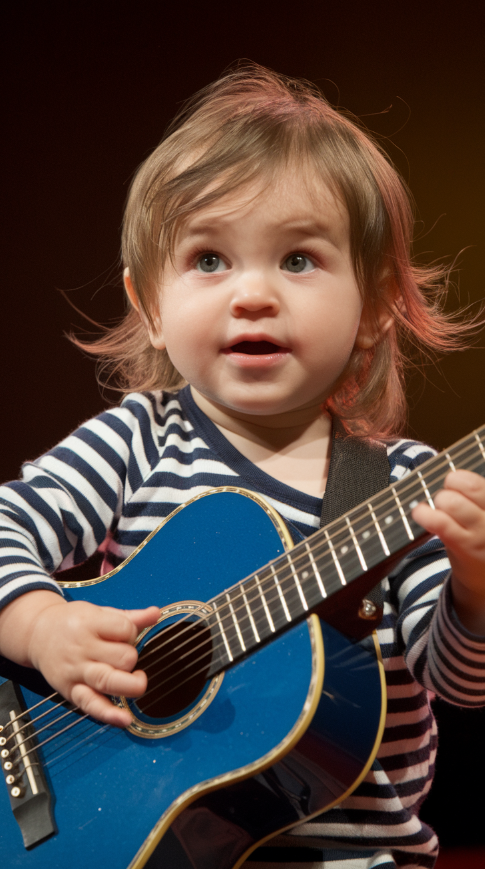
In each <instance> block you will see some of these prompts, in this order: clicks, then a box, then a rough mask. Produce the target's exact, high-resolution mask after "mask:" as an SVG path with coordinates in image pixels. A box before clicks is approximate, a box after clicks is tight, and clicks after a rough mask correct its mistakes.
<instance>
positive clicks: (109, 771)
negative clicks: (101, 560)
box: [0, 426, 485, 869]
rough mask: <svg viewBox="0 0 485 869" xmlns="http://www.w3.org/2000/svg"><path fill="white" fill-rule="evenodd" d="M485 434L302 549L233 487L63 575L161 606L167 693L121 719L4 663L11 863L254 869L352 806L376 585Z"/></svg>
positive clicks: (370, 712) (143, 654) (115, 596)
mask: <svg viewBox="0 0 485 869" xmlns="http://www.w3.org/2000/svg"><path fill="white" fill-rule="evenodd" d="M484 436H485V426H484V427H483V428H482V429H480V430H479V431H477V432H474V433H473V434H472V435H470V436H469V437H468V438H465V439H463V440H462V441H460V442H458V443H457V444H455V446H454V447H452V448H451V449H450V450H449V451H448V452H447V453H444V454H442V455H441V456H437V457H435V458H432V459H430V460H429V461H428V462H426V463H425V464H423V465H421V466H420V468H419V469H418V470H417V471H414V472H413V473H412V474H410V475H409V476H407V477H406V478H405V479H403V480H402V481H400V482H399V483H397V484H395V485H394V486H392V487H390V488H389V489H385V490H383V491H382V492H379V493H378V494H377V495H375V496H373V498H372V499H370V500H368V501H366V502H365V503H364V504H362V505H360V506H359V507H357V508H355V509H354V510H351V511H350V512H349V513H347V514H345V515H344V516H343V517H341V518H340V519H337V520H335V521H334V522H332V523H331V524H330V525H328V526H327V527H326V528H324V529H321V530H320V531H317V532H316V533H315V534H313V535H312V536H311V537H310V538H308V539H306V540H304V541H303V542H301V543H299V544H297V545H296V546H295V547H293V548H292V546H291V541H290V539H289V535H288V532H287V529H286V527H285V525H284V523H283V522H282V520H281V519H280V518H279V516H278V515H277V514H276V513H275V512H274V510H273V509H272V508H271V507H270V506H269V505H268V504H267V503H266V502H265V501H264V500H263V499H262V498H260V497H259V496H257V495H255V494H254V493H251V492H246V491H242V490H238V489H232V488H224V489H215V490H212V491H211V492H206V493H204V494H203V495H201V496H199V497H197V498H195V499H194V500H192V501H190V502H189V503H188V504H186V505H184V506H183V507H181V508H179V509H178V510H176V511H175V512H174V513H172V515H171V516H170V517H169V519H168V520H166V521H165V522H164V523H162V525H161V526H160V527H159V528H158V529H157V531H156V532H154V533H153V534H151V535H150V536H149V537H148V538H147V540H146V541H145V542H144V543H143V544H142V545H141V546H140V547H139V548H138V550H137V551H136V552H135V553H133V555H132V556H131V557H130V558H129V559H127V561H125V562H124V564H123V565H121V566H120V567H119V568H117V569H116V570H114V571H112V572H111V573H109V574H107V575H106V576H102V577H100V578H97V579H93V580H91V581H87V582H79V583H64V584H63V586H64V591H65V594H66V596H67V597H68V598H70V599H72V600H75V599H85V600H89V601H90V602H92V603H95V604H100V605H110V606H119V607H123V608H136V607H143V606H146V605H148V604H152V603H156V604H158V605H159V606H160V619H159V622H158V624H157V625H156V626H154V627H152V628H149V629H147V630H145V631H143V632H142V634H141V635H140V636H139V637H138V640H137V645H138V649H139V656H140V657H139V662H140V666H142V667H143V668H144V669H145V670H146V672H147V675H148V689H147V691H146V693H145V694H144V695H143V697H142V698H140V699H138V700H137V701H133V700H126V699H125V698H113V702H116V703H119V704H122V705H125V706H128V707H129V709H130V710H131V712H132V724H131V726H130V727H129V728H128V729H127V730H124V731H122V730H118V729H117V728H113V727H108V726H104V725H102V724H100V723H99V722H97V721H95V720H93V719H91V718H89V717H87V716H85V715H82V714H81V713H79V712H78V711H77V710H75V709H73V708H72V707H71V706H70V704H69V703H67V702H65V701H64V700H63V699H62V697H60V696H59V695H58V694H52V690H51V689H50V688H49V686H48V685H47V683H46V682H45V681H44V680H43V678H42V677H41V676H40V674H39V673H36V672H35V671H33V670H29V669H26V668H22V667H19V666H17V665H14V664H12V663H11V662H9V661H6V660H5V659H2V661H1V666H0V672H1V674H2V677H1V679H0V682H1V684H0V727H1V732H0V754H1V762H2V771H3V779H4V781H3V783H2V782H0V865H1V866H2V867H8V869H14V867H22V869H61V867H62V869H64V867H70V869H84V867H86V866H91V867H93V869H97V867H106V869H127V867H130V869H141V867H143V866H145V865H146V866H147V869H149V867H151V866H155V865H156V866H157V867H163V869H165V867H166V869H214V867H217V869H237V867H239V866H241V865H242V864H243V863H244V861H245V860H246V858H247V857H248V856H249V854H250V853H251V852H252V851H253V850H254V849H255V848H256V847H257V846H258V845H259V844H261V842H264V841H266V840H268V839H269V838H271V837H272V836H274V835H275V834H276V833H277V832H280V831H282V830H285V829H288V828H290V827H292V826H294V825H296V824H298V823H301V822H303V821H305V820H307V819H309V818H311V817H313V816H315V815H316V814H318V813H320V812H322V811H323V810H325V809H328V808H330V807H331V806H333V805H335V804H337V803H338V802H340V801H341V800H343V799H344V798H345V797H346V796H347V795H348V794H349V793H350V792H351V791H352V790H353V789H354V788H355V787H357V785H358V783H359V782H360V781H361V780H362V779H363V777H364V776H365V775H366V773H367V771H368V769H369V768H370V766H371V764H372V762H373V759H374V757H375V755H376V753H377V750H378V747H379V743H380V740H381V737H382V732H383V728H384V718H385V687H384V684H385V683H384V675H383V667H382V662H381V660H380V655H379V649H378V644H377V641H376V640H375V634H374V633H372V629H373V627H374V626H375V624H376V620H378V616H379V614H378V613H377V612H376V607H375V605H373V604H372V602H371V601H370V600H368V599H366V597H365V596H366V594H368V592H369V589H371V588H372V587H373V586H374V585H375V583H376V582H377V581H378V580H379V579H380V578H381V577H382V576H384V575H385V574H386V573H388V572H389V570H390V568H391V567H392V565H394V564H396V563H397V562H398V561H399V560H400V559H401V558H402V556H403V554H404V553H405V552H406V551H407V550H409V549H412V548H413V547H415V546H417V545H418V543H420V542H422V541H423V539H424V537H425V532H423V529H422V528H420V527H419V526H418V525H416V524H415V523H414V522H413V520H412V518H411V515H410V513H411V510H412V508H413V506H414V505H415V503H417V501H418V500H422V499H423V498H425V499H427V500H428V501H429V502H430V503H431V502H432V498H433V495H434V494H435V493H436V491H437V490H438V489H439V488H440V487H441V485H442V482H443V479H444V477H445V476H446V473H447V472H448V471H449V470H450V468H454V467H462V468H463V467H465V468H469V469H471V470H477V471H479V472H481V473H482V474H483V475H485V448H484V446H483V443H482V440H483V439H484ZM362 627H363V628H364V630H362ZM337 628H339V629H337ZM362 634H368V636H367V637H366V638H365V639H360V640H359V641H357V640H356V637H359V636H361V635H362ZM369 634H371V635H370V636H369ZM155 849H156V855H155V857H156V862H155V857H151V855H152V854H153V852H154V851H155Z"/></svg>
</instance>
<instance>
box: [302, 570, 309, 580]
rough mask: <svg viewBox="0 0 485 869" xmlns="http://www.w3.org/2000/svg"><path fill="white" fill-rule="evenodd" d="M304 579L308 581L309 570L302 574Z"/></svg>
mask: <svg viewBox="0 0 485 869" xmlns="http://www.w3.org/2000/svg"><path fill="white" fill-rule="evenodd" d="M302 578H303V579H308V570H304V571H303V573H302Z"/></svg>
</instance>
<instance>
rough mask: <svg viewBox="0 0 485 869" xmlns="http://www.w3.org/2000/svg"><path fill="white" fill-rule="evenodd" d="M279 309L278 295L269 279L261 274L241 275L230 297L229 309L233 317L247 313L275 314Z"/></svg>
mask: <svg viewBox="0 0 485 869" xmlns="http://www.w3.org/2000/svg"><path fill="white" fill-rule="evenodd" d="M279 309H280V303H279V299H278V295H277V293H276V291H275V289H274V287H272V286H271V281H270V280H269V278H268V277H266V278H265V277H264V276H263V275H246V276H244V275H242V276H241V277H240V278H239V280H238V282H237V286H236V287H235V288H234V292H233V295H232V299H231V304H230V310H231V314H232V315H233V316H234V317H241V316H244V314H247V313H253V314H256V313H257V314H260V313H262V312H264V313H265V314H266V316H273V317H274V316H275V314H277V313H278V311H279Z"/></svg>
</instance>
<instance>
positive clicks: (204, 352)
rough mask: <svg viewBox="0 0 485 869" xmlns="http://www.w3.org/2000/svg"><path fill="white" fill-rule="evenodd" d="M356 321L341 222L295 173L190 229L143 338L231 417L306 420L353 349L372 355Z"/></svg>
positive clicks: (358, 310) (333, 207)
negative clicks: (291, 416) (287, 416)
mask: <svg viewBox="0 0 485 869" xmlns="http://www.w3.org/2000/svg"><path fill="white" fill-rule="evenodd" d="M361 315H362V298H361V295H360V293H359V289H358V287H357V282H356V279H355V275H354V270H353V266H352V260H351V254H350V240H349V220H348V215H347V213H346V210H345V209H344V208H343V206H341V205H340V204H339V203H338V202H337V201H336V200H335V198H334V197H333V196H332V194H331V193H330V191H329V190H328V189H327V188H326V187H325V186H324V185H323V184H322V182H321V181H320V180H317V179H315V183H314V184H313V185H311V180H310V181H307V180H305V178H304V176H303V173H302V174H299V173H298V172H297V171H295V172H293V173H289V174H288V175H285V177H284V179H280V180H279V181H278V182H275V183H274V184H272V185H271V186H270V187H269V188H267V189H266V190H264V191H262V192H260V191H259V190H258V189H256V188H252V189H250V190H245V191H242V192H238V193H237V194H234V195H233V196H230V197H227V198H226V199H224V200H221V201H219V202H217V203H215V204H214V205H211V206H209V207H207V208H206V209H204V210H202V211H200V212H198V213H197V214H195V215H194V216H193V217H192V218H191V219H190V220H189V221H188V222H187V224H186V225H185V226H184V227H183V229H182V230H181V231H180V233H179V235H178V237H177V241H176V246H175V258H174V266H173V267H172V266H171V265H170V264H169V263H167V267H166V270H165V272H164V277H163V285H162V286H161V287H160V295H159V300H158V306H157V311H156V317H157V320H156V325H155V327H154V328H153V329H151V330H150V331H151V340H152V343H153V344H154V346H156V347H158V348H160V349H162V348H164V347H166V349H167V351H168V354H169V356H170V359H171V360H172V362H173V364H174V365H175V367H176V368H177V370H178V371H179V372H180V373H181V374H182V376H183V377H184V378H185V379H186V380H187V381H188V382H189V383H190V384H191V386H192V388H193V389H195V390H196V391H197V392H199V393H200V394H202V395H203V396H204V397H205V398H206V399H207V400H208V401H209V402H211V403H212V404H213V405H215V406H216V407H219V408H223V409H224V410H225V411H226V412H229V414H231V413H233V414H235V415H240V414H241V413H242V414H255V415H258V416H268V415H269V416H274V415H278V414H286V413H287V412H288V411H293V412H294V411H299V410H301V411H302V412H305V413H306V414H307V415H308V409H309V408H315V412H320V411H319V408H320V406H321V404H322V402H324V401H325V400H326V399H327V398H328V397H329V396H330V395H331V394H332V392H333V390H334V386H335V384H336V382H337V381H338V380H339V378H340V376H341V374H342V372H343V371H344V369H345V367H346V365H347V363H348V361H349V357H350V356H351V354H352V351H353V349H354V347H355V346H356V345H357V346H364V347H368V346H370V345H371V343H372V340H371V337H370V336H369V334H368V329H367V327H366V325H365V321H363V320H362V317H361ZM297 416H298V414H297Z"/></svg>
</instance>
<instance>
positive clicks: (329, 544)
mask: <svg viewBox="0 0 485 869" xmlns="http://www.w3.org/2000/svg"><path fill="white" fill-rule="evenodd" d="M324 532H325V537H326V538H327V542H328V546H329V549H330V552H331V554H332V558H333V563H334V564H335V567H336V568H337V573H338V575H339V579H340V582H341V583H342V585H347V580H346V579H345V576H344V572H343V570H342V568H341V566H340V561H339V560H338V558H337V554H336V552H335V549H334V547H333V544H332V541H331V540H330V537H329V534H328V531H327V529H326V528H325V529H324Z"/></svg>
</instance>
